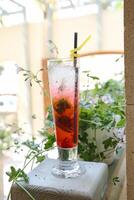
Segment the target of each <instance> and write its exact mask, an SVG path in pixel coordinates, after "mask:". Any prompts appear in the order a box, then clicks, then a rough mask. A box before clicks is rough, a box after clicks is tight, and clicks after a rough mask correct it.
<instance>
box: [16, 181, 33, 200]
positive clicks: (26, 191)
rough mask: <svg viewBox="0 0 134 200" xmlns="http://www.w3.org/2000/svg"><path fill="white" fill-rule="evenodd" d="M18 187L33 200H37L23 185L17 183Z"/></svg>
mask: <svg viewBox="0 0 134 200" xmlns="http://www.w3.org/2000/svg"><path fill="white" fill-rule="evenodd" d="M15 183H16V185H18V186H19V187H20V188H21V189H22V190H24V192H25V193H26V194H27V195H28V196H29V197H30V198H31V199H32V200H35V198H34V197H33V196H32V195H31V194H30V193H29V192H28V190H26V189H25V188H24V187H23V185H21V184H20V183H19V182H17V181H16V182H15Z"/></svg>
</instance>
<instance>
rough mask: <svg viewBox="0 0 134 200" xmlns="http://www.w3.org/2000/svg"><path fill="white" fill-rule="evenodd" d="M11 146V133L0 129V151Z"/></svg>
mask: <svg viewBox="0 0 134 200" xmlns="http://www.w3.org/2000/svg"><path fill="white" fill-rule="evenodd" d="M10 145H11V132H10V131H9V130H6V128H2V129H0V151H3V150H7V149H9V148H10Z"/></svg>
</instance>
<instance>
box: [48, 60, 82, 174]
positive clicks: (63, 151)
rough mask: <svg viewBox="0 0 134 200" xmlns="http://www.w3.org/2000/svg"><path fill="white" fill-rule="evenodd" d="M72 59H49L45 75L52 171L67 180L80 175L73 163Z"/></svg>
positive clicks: (75, 78) (75, 100)
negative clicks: (54, 146) (53, 158)
mask: <svg viewBox="0 0 134 200" xmlns="http://www.w3.org/2000/svg"><path fill="white" fill-rule="evenodd" d="M78 64H79V63H78V62H77V64H76V65H75V66H74V62H73V60H70V59H55V60H49V65H48V66H49V67H48V74H49V86H50V94H51V101H52V107H53V116H54V124H55V131H56V142H57V147H58V154H59V159H58V161H59V162H58V164H57V166H55V167H54V168H53V170H52V173H53V174H54V175H57V176H61V177H65V178H68V177H69V178H70V177H76V176H79V175H80V174H81V173H82V170H81V167H80V165H79V164H78V161H77V146H78V115H79V73H78V72H79V68H78Z"/></svg>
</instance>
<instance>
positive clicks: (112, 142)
mask: <svg viewBox="0 0 134 200" xmlns="http://www.w3.org/2000/svg"><path fill="white" fill-rule="evenodd" d="M118 142H119V141H118V140H117V139H115V138H112V137H109V138H108V139H106V140H104V141H103V144H104V148H105V149H106V150H107V149H108V148H110V147H111V148H115V147H116V145H117V144H118Z"/></svg>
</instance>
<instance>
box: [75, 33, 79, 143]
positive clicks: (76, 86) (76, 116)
mask: <svg viewBox="0 0 134 200" xmlns="http://www.w3.org/2000/svg"><path fill="white" fill-rule="evenodd" d="M77 43H78V33H76V32H75V33H74V49H76V48H77ZM74 53H75V54H77V51H75V52H74ZM74 70H75V88H74V143H76V142H77V137H78V133H77V132H78V128H77V127H78V67H77V56H74Z"/></svg>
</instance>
